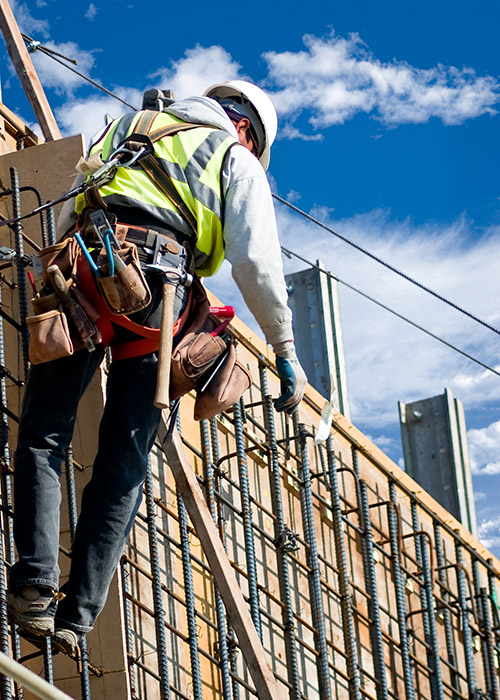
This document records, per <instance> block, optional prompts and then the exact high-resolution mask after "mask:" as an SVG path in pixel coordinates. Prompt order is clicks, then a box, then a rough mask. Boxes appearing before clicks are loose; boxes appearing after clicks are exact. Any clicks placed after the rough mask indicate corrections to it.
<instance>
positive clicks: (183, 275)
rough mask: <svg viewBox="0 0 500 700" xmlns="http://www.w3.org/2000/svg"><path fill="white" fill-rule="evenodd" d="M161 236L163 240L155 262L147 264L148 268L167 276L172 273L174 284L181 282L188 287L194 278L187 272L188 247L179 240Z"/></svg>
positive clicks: (156, 252)
mask: <svg viewBox="0 0 500 700" xmlns="http://www.w3.org/2000/svg"><path fill="white" fill-rule="evenodd" d="M158 238H160V236H158ZM161 238H162V240H161V243H160V244H159V245H158V247H157V249H156V251H155V254H154V259H153V262H152V263H151V265H146V268H147V269H148V270H152V271H153V272H158V273H161V274H164V275H165V276H166V278H167V277H169V276H170V275H171V276H172V278H173V283H174V284H179V283H180V284H183V285H185V286H186V287H188V286H189V285H190V284H191V282H192V281H193V278H192V276H191V275H189V274H188V273H187V272H186V266H187V263H188V253H187V251H186V249H185V248H184V247H183V246H181V245H180V243H177V241H174V240H172V239H170V238H168V239H167V238H165V237H161ZM166 281H167V280H166Z"/></svg>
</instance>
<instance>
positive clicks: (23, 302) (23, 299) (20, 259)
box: [10, 168, 29, 380]
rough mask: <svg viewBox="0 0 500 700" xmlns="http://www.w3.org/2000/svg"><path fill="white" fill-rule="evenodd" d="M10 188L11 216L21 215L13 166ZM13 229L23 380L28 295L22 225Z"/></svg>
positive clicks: (25, 369)
mask: <svg viewBox="0 0 500 700" xmlns="http://www.w3.org/2000/svg"><path fill="white" fill-rule="evenodd" d="M10 178H11V189H12V214H13V217H14V218H15V217H18V216H21V199H20V196H19V176H18V173H17V170H16V169H15V168H10ZM12 226H13V229H14V238H15V248H16V257H15V261H16V267H17V288H18V301H19V317H20V318H19V322H20V324H21V348H22V357H23V367H24V375H23V376H24V380H26V377H27V376H28V361H29V359H28V345H29V334H28V326H27V325H26V318H27V316H28V296H27V293H26V271H25V267H24V246H23V225H22V223H21V222H20V221H17V222H16V223H15V224H13V225H12Z"/></svg>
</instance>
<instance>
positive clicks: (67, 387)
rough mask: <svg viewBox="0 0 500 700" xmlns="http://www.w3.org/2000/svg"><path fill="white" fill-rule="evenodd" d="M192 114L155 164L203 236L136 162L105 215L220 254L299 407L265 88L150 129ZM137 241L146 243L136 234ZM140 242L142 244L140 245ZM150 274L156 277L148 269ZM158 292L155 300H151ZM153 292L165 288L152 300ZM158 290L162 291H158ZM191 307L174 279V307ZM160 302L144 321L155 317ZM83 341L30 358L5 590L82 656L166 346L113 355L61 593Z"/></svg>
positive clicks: (120, 175)
mask: <svg viewBox="0 0 500 700" xmlns="http://www.w3.org/2000/svg"><path fill="white" fill-rule="evenodd" d="M140 115H141V112H139V113H131V114H127V115H125V116H123V117H121V118H119V119H117V120H115V121H114V122H113V123H112V124H111V125H110V126H108V127H107V128H106V129H105V130H104V131H103V133H102V134H100V136H99V137H98V138H97V139H96V140H95V143H94V144H93V146H92V148H91V153H95V152H102V153H103V154H104V155H106V156H107V155H109V153H110V152H111V151H113V149H114V148H115V147H116V145H117V144H118V143H119V142H121V141H123V139H125V138H126V137H129V136H130V135H131V134H134V127H135V124H137V119H138V117H139V116H140ZM179 122H181V123H183V122H188V123H191V124H196V125H199V126H198V127H196V128H194V129H191V130H187V131H181V132H179V133H177V134H175V135H174V136H168V137H165V138H164V139H161V140H160V141H158V143H157V145H156V149H155V150H156V152H157V154H159V157H161V158H163V159H162V160H161V161H160V162H162V163H164V164H165V167H166V168H167V169H169V170H170V174H172V172H173V174H174V175H173V176H174V178H175V180H176V182H177V183H179V190H180V192H181V196H182V199H183V200H184V203H185V204H186V205H187V208H188V209H189V211H190V212H191V214H192V215H194V218H195V225H196V227H197V235H196V239H195V240H193V236H192V231H191V229H190V227H189V224H188V222H187V221H186V219H185V217H184V216H183V215H182V214H181V213H179V211H178V210H177V209H176V208H175V207H174V206H172V204H171V202H169V201H168V198H166V197H165V196H164V194H163V193H162V192H160V191H159V190H158V188H157V187H156V185H155V184H154V182H153V181H151V179H148V177H147V176H146V175H145V174H144V173H143V172H142V171H141V170H140V168H138V167H137V166H134V167H130V168H127V167H122V168H119V169H118V171H117V172H116V174H115V177H114V179H112V180H111V181H109V182H106V183H105V184H102V185H100V186H99V188H98V192H94V196H97V198H98V199H99V201H100V202H101V203H102V205H103V206H104V207H105V209H106V212H107V213H108V214H109V215H114V216H115V217H116V219H117V221H118V222H120V223H123V224H127V225H129V226H138V227H145V228H147V229H148V230H152V231H156V232H158V233H160V234H164V235H168V236H170V237H175V238H176V240H177V241H179V242H181V243H182V245H184V246H185V247H186V248H187V249H189V251H190V254H191V255H192V257H193V266H194V268H195V269H196V271H197V272H198V274H200V275H210V274H213V273H214V272H216V270H217V269H218V267H219V266H220V264H221V263H222V261H223V259H224V258H226V259H227V260H228V261H229V263H230V264H231V266H232V274H233V277H234V279H235V281H236V283H237V285H238V287H239V289H240V290H241V293H242V295H243V297H244V299H245V302H246V304H247V305H248V307H249V309H250V311H251V312H252V314H253V315H254V317H255V318H256V320H257V322H258V324H259V325H260V327H261V328H262V331H263V333H264V335H265V337H266V339H267V341H268V343H269V344H270V345H272V347H273V349H274V351H275V353H276V360H277V369H278V373H279V376H280V378H281V380H282V395H281V396H280V397H279V398H278V399H277V400H276V402H275V407H276V409H277V410H279V411H288V412H290V411H292V410H293V409H294V408H295V407H296V406H297V405H298V404H299V402H300V400H301V398H302V396H303V392H304V387H305V384H306V377H305V374H304V372H303V370H302V368H301V366H300V364H299V362H298V360H297V357H296V354H295V348H294V343H293V335H292V325H291V312H290V310H289V308H288V306H287V292H286V286H285V281H284V276H283V269H282V261H281V251H280V244H279V241H278V235H277V230H276V223H275V215H274V209H273V204H272V198H271V192H270V188H269V184H268V181H267V178H266V175H265V170H266V169H267V167H268V165H269V158H270V149H271V145H272V143H273V141H274V138H275V135H276V130H277V118H276V112H275V109H274V107H273V105H272V102H271V100H270V99H269V97H268V96H267V95H266V94H265V93H264V92H263V91H262V90H261V89H260V88H258V87H257V86H256V85H253V84H252V83H249V82H246V81H239V80H234V81H230V82H227V83H222V84H216V85H213V86H212V87H211V88H209V89H208V90H207V91H206V93H205V94H204V95H203V96H200V97H192V98H189V99H186V100H182V101H178V102H173V103H172V104H171V105H170V106H168V107H167V108H166V110H165V112H162V113H161V114H160V115H159V116H158V117H157V120H156V121H155V123H154V127H155V128H157V127H160V126H164V125H165V124H170V123H179ZM71 206H72V209H71V211H70V210H69V209H68V207H67V206H66V207H65V209H64V210H63V212H62V214H61V217H60V220H59V222H58V227H59V229H60V230H61V231H66V232H67V231H68V229H70V228H71V226H72V225H73V223H74V221H75V219H76V218H77V217H78V216H84V215H85V212H86V211H88V210H89V209H92V203H91V202H89V198H88V197H87V199H85V197H83V196H80V197H78V198H77V199H76V205H75V204H74V203H73V204H72V205H71ZM135 240H136V243H137V245H138V246H139V247H140V246H141V241H140V240H138V239H137V237H136V239H135ZM143 247H145V242H144V246H143ZM148 281H149V282H150V283H151V284H153V283H154V282H153V280H152V278H151V277H149V278H148ZM153 296H155V295H153ZM156 296H158V295H156ZM160 298H161V295H160ZM184 305H185V290H184V289H183V288H182V287H179V288H178V293H177V298H176V305H175V314H176V317H179V315H180V314H181V312H182V310H183V308H184ZM157 310H158V301H156V302H155V301H152V302H151V304H150V306H149V307H148V308H147V309H146V310H145V312H142V313H141V316H140V319H137V318H136V321H137V322H138V323H142V324H144V325H147V324H148V323H149V325H151V323H152V322H154V320H155V319H157ZM103 345H104V344H103V343H101V344H100V345H97V346H96V349H95V350H94V351H93V352H88V351H87V350H86V349H82V350H79V351H77V352H75V353H74V354H73V355H71V356H69V357H63V358H61V359H57V360H54V361H50V362H45V363H43V364H37V365H33V366H32V367H31V370H30V375H29V379H28V382H27V386H26V391H25V397H24V404H23V410H22V416H21V421H20V427H19V437H18V446H17V450H16V454H15V481H14V498H15V518H14V533H15V541H16V546H17V550H18V557H19V558H18V561H17V562H16V563H15V564H14V566H13V567H12V568H11V571H10V574H9V587H8V593H7V599H8V609H9V613H10V616H11V619H12V620H13V621H14V622H15V623H17V625H18V626H19V628H20V630H21V632H22V633H24V634H25V635H34V636H39V637H43V636H46V635H53V641H54V644H55V646H56V647H57V648H59V649H61V650H63V651H65V652H67V653H73V652H75V650H76V648H77V645H78V643H79V640H80V637H81V635H82V634H83V633H86V632H89V631H90V630H91V629H92V627H93V625H94V622H95V620H96V618H97V616H98V614H99V612H100V611H101V609H102V608H103V606H104V604H105V601H106V597H107V592H108V588H109V585H110V582H111V579H112V577H113V573H114V571H115V569H116V566H117V564H118V562H119V559H120V557H121V555H122V552H123V549H124V546H125V543H126V540H127V537H128V534H129V532H130V529H131V527H132V524H133V521H134V517H135V515H136V513H137V510H138V507H139V504H140V500H141V495H142V487H143V482H144V479H145V474H146V469H147V462H148V455H149V452H150V450H151V448H152V445H153V442H154V440H155V437H156V433H157V430H158V426H159V421H160V417H161V413H160V410H159V409H158V408H156V407H155V406H154V401H153V399H154V392H155V386H156V373H157V372H156V370H157V362H158V360H157V353H156V352H149V353H147V354H142V355H139V356H128V357H125V359H120V360H118V361H113V362H112V363H111V366H110V370H109V375H108V381H107V398H106V404H105V408H104V413H103V417H102V421H101V425H100V431H99V447H98V452H97V456H96V458H95V462H94V466H93V470H92V477H91V479H90V482H89V483H88V485H87V486H86V488H85V489H84V492H83V497H82V504H81V513H80V517H79V519H78V525H77V529H76V535H75V539H74V543H73V548H72V558H71V571H70V575H69V580H68V582H67V583H66V584H65V585H64V587H63V589H64V591H63V592H64V597H63V596H61V594H58V590H59V568H58V550H59V506H60V499H61V496H60V486H59V477H60V470H61V462H62V461H63V459H64V456H65V450H66V448H67V446H68V445H69V443H70V441H71V438H72V433H73V427H74V421H75V417H76V410H77V406H78V403H79V400H80V398H81V396H82V394H83V392H84V390H85V388H86V387H87V386H88V384H89V382H90V380H91V378H92V376H93V375H94V373H95V371H96V370H97V368H98V366H99V365H100V363H101V361H102V359H103V356H104V347H103Z"/></svg>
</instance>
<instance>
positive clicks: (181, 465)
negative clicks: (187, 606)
mask: <svg viewBox="0 0 500 700" xmlns="http://www.w3.org/2000/svg"><path fill="white" fill-rule="evenodd" d="M162 416H163V417H162V422H161V425H160V430H159V432H158V438H159V441H160V444H161V446H162V449H163V452H164V453H165V456H166V458H167V461H168V466H169V467H170V469H171V470H172V473H173V475H174V478H175V481H176V484H177V488H178V489H179V492H180V494H181V496H182V499H183V501H184V503H185V505H186V508H187V511H188V513H189V517H190V518H191V522H192V523H193V526H194V528H195V530H196V534H197V535H198V537H199V540H200V542H201V545H202V547H203V551H204V552H205V556H206V558H207V561H208V564H209V566H210V570H211V572H212V574H213V577H214V580H215V583H216V585H217V588H218V590H219V593H220V594H221V597H222V600H223V601H224V605H225V607H226V611H227V614H228V617H229V620H230V622H231V626H232V627H233V629H234V631H235V632H236V636H237V637H238V641H239V643H240V648H241V651H242V653H243V656H244V658H245V661H246V664H247V666H248V670H249V672H250V675H251V676H252V680H253V682H254V685H255V689H256V691H257V696H258V698H259V700H284V698H285V695H286V697H288V693H287V692H286V691H285V688H284V687H282V686H279V685H278V683H277V681H276V679H275V677H274V674H273V671H272V669H271V665H270V663H269V660H268V658H267V655H266V652H265V651H264V647H263V646H262V642H261V641H260V639H259V636H258V634H257V631H256V629H255V625H254V623H253V620H252V618H251V616H250V612H249V610H248V606H247V604H246V603H245V599H244V597H243V594H242V592H241V590H240V587H239V586H238V582H237V580H236V576H235V573H234V571H233V568H232V566H231V563H230V562H229V559H228V557H227V554H226V552H225V550H224V547H223V544H222V542H221V539H220V537H219V533H218V532H217V528H216V526H215V523H214V521H213V519H212V515H211V513H210V509H209V508H208V505H207V503H206V500H205V498H204V496H203V493H202V490H201V488H200V485H199V483H198V480H197V478H196V474H195V473H194V471H193V469H192V467H191V464H190V462H189V457H188V455H187V452H186V450H185V448H184V445H183V444H182V440H181V437H180V435H179V433H178V432H177V431H176V430H174V432H173V434H172V436H171V437H168V436H167V428H166V426H167V423H168V413H167V412H166V411H163V414H162Z"/></svg>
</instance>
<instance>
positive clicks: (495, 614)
mask: <svg viewBox="0 0 500 700" xmlns="http://www.w3.org/2000/svg"><path fill="white" fill-rule="evenodd" d="M496 582H497V577H496V576H495V571H494V568H493V560H492V559H488V590H489V593H490V600H491V613H492V618H493V629H494V634H495V646H496V648H497V650H498V649H499V648H500V647H499V644H500V610H499V608H498V594H497V588H496ZM496 658H497V660H500V654H499V651H497V657H496ZM495 667H496V666H495Z"/></svg>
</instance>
